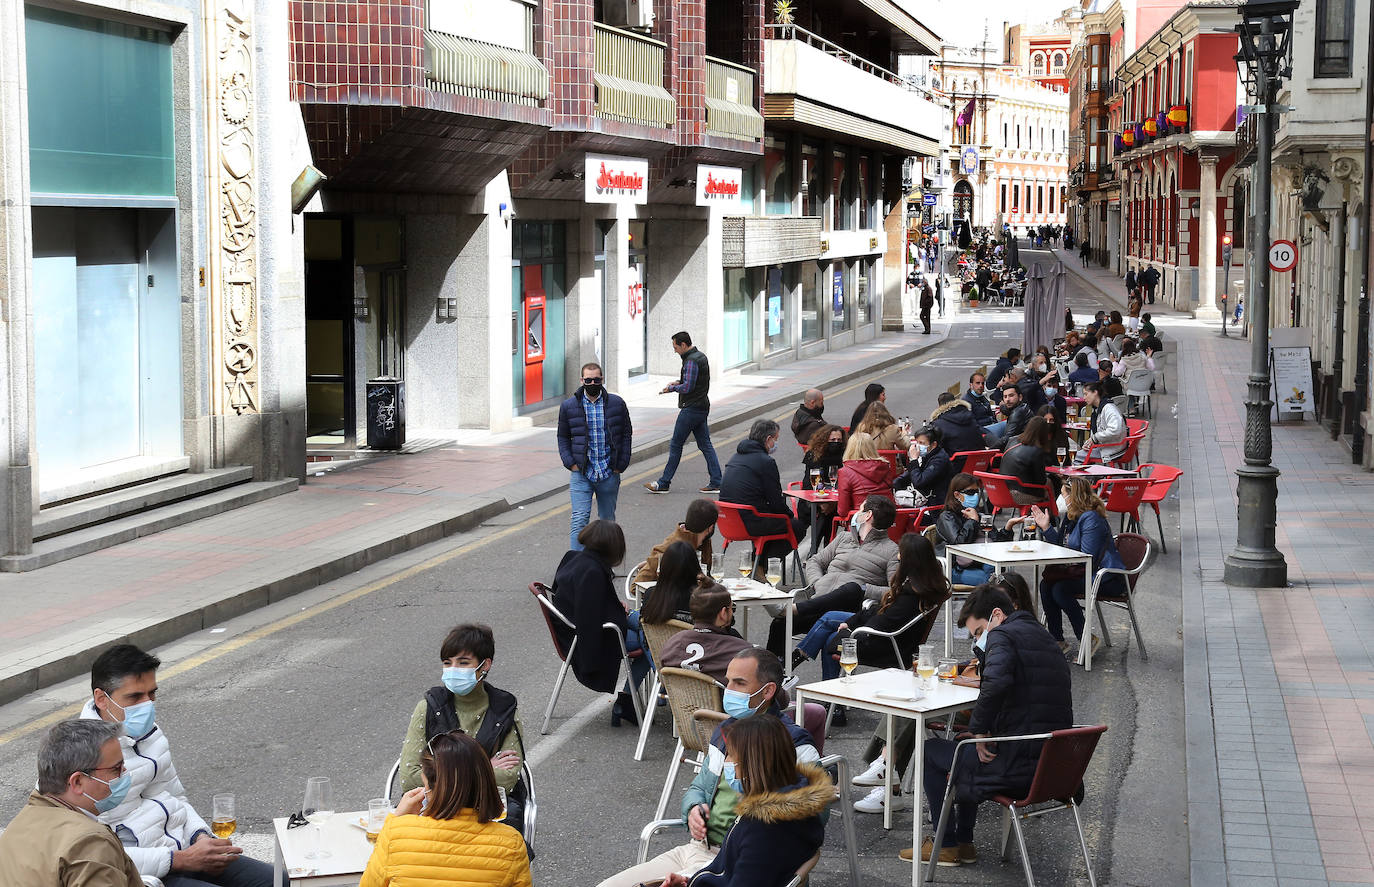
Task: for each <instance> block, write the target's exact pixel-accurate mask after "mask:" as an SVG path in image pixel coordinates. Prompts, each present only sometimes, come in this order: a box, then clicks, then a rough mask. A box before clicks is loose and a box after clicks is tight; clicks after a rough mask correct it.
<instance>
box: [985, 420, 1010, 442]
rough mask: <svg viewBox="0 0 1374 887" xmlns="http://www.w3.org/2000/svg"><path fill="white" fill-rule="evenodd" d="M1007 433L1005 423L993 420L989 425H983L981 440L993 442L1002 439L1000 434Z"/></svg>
mask: <svg viewBox="0 0 1374 887" xmlns="http://www.w3.org/2000/svg"><path fill="white" fill-rule="evenodd" d="M1006 433H1007V423H1006V422H1005V421H1003V422H993V423H992V424H991V425H984V426H983V440H985V441H987V442H988V443H991V444H995V443H998V442H1000V441H1001V440H1002V435H1004V434H1006Z"/></svg>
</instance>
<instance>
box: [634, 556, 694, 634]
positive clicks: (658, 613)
mask: <svg viewBox="0 0 1374 887" xmlns="http://www.w3.org/2000/svg"><path fill="white" fill-rule="evenodd" d="M700 575H701V563H700V562H698V561H697V551H696V549H695V548H693V547H692V546H690V545H688V544H687V543H686V542H674V543H673V544H672V545H669V546H668V547H667V548H665V549H664V550H663V554H662V555H661V556H660V557H659V559H658V581H657V582H655V583H654V587H653V588H652V589H650V591H649V593H648V595H646V596H645V599H644V604H643V606H641V607H640V609H639V619H640V621H641V622H648V623H652V624H658V623H661V622H667V621H668V620H669V619H672V618H673V616H674V615H676V614H677V612H678V611H679V610H686V609H687V608H688V607H689V606H690V603H689V602H690V601H691V597H692V590H693V589H695V588H696V587H697V584H698V577H699V576H700Z"/></svg>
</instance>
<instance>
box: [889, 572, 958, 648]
mask: <svg viewBox="0 0 1374 887" xmlns="http://www.w3.org/2000/svg"><path fill="white" fill-rule="evenodd" d="M945 578H946V579H947V580H949V587H950V590H951V592H952V591H953V590H954V555H952V554H949V553H946V554H945ZM953 649H954V595H953V594H950V596H949V598H948V599H947V600H946V601H945V656H946V657H949V656H950V655H951V654H950V651H951V650H953ZM898 664H899V665H900V664H901V663H898Z"/></svg>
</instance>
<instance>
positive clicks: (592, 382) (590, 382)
mask: <svg viewBox="0 0 1374 887" xmlns="http://www.w3.org/2000/svg"><path fill="white" fill-rule="evenodd" d="M603 381H605V380H604V379H602V378H601V377H600V376H595V377H593V378H590V379H583V380H582V384H583V385H600V384H601V383H602V382H603Z"/></svg>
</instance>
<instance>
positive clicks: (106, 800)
mask: <svg viewBox="0 0 1374 887" xmlns="http://www.w3.org/2000/svg"><path fill="white" fill-rule="evenodd" d="M150 704H151V703H150ZM132 707H133V706H130V708H132ZM86 775H87V776H90V777H91V778H92V779H94V780H95V781H96V782H101V783H104V784H105V785H108V786H109V787H110V793H109V794H108V795H107V796H105V797H103V798H101V799H99V800H96V799H95V798H91V796H90V795H86V793H85V792H82V794H83V795H86V797H88V798H91V800H92V801H95V812H96V813H108V812H110V811H111V810H113V809H114V808H116V807H118V806H119V805H120V804H122V803H124V797H125V795H127V794H129V786H130V785H131V784H132V783H133V781H134V780H133V777H132V776H130V775H129V771H128V770H125V771H124V772H123V774H121V775H120V777H119V778H118V779H116V780H115V781H114V782H105V780H103V779H101V778H100V777H99V776H91V774H89V773H87V774H86Z"/></svg>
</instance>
